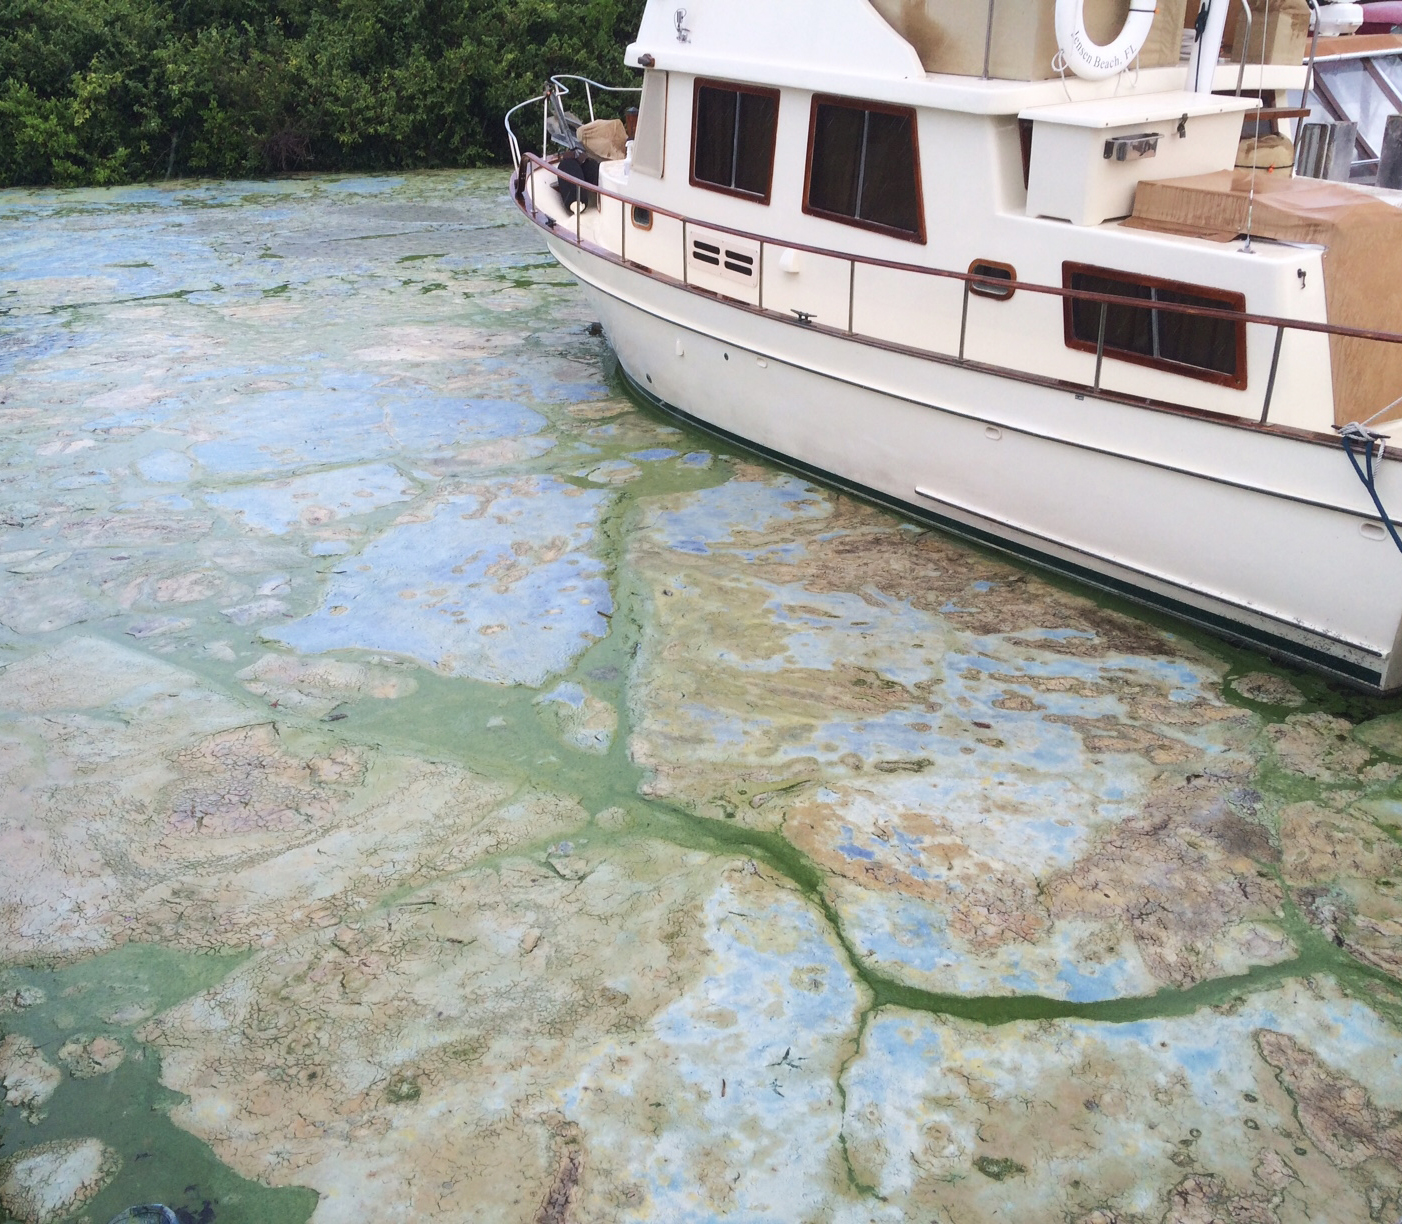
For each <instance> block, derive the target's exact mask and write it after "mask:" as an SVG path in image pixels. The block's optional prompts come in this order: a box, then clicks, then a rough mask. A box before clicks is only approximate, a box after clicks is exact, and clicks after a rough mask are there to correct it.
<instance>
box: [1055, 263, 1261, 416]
mask: <svg viewBox="0 0 1402 1224" xmlns="http://www.w3.org/2000/svg"><path fill="white" fill-rule="evenodd" d="M1077 275H1084V276H1095V277H1098V278H1100V279H1101V280H1112V281H1120V282H1122V283H1124V284H1126V285H1134V286H1139V287H1142V288H1145V289H1149V290H1154V289H1167V290H1169V291H1170V292H1173V293H1183V294H1191V295H1192V296H1193V297H1199V298H1205V299H1207V300H1209V301H1211V302H1212V303H1213V304H1214V305H1220V306H1221V308H1222V309H1223V310H1232V311H1237V312H1239V313H1241V314H1245V313H1246V295H1245V294H1244V293H1238V292H1235V291H1234V290H1231V289H1218V288H1216V287H1214V286H1212V285H1198V284H1194V283H1192V282H1191V281H1176V280H1169V279H1167V278H1166V277H1162V276H1149V275H1146V274H1144V273H1140V272H1129V271H1126V270H1125V269H1123V268H1106V267H1102V266H1101V265H1099V264H1084V263H1076V262H1073V261H1072V260H1066V261H1064V262H1063V263H1062V265H1061V286H1062V288H1063V289H1073V288H1074V287H1075V286H1074V284H1073V279H1074V277H1076V276H1077ZM1125 301H1126V302H1143V301H1145V299H1143V298H1130V297H1126V298H1125ZM1061 304H1062V320H1063V327H1064V329H1065V340H1066V347H1067V348H1069V349H1075V350H1076V351H1077V352H1082V353H1094V352H1095V351H1096V342H1095V340H1082V339H1081V338H1080V337H1079V336H1077V335H1076V319H1075V313H1074V312H1075V308H1076V306H1077V304H1078V299H1076V298H1071V297H1066V298H1062V299H1061ZM1085 304H1086V305H1087V306H1090V307H1091V308H1092V309H1094V308H1095V306H1096V303H1094V302H1087V303H1085ZM1168 304H1169V303H1165V305H1168ZM1156 308H1157V307H1156V306H1155V305H1145V306H1140V307H1138V308H1137V309H1141V310H1154V309H1156ZM1097 313H1098V312H1097ZM1169 313H1173V312H1172V311H1170V312H1169ZM1218 321H1219V322H1220V321H1221V320H1218ZM1232 326H1233V327H1234V328H1235V330H1236V373H1235V374H1226V373H1223V372H1222V371H1221V370H1210V369H1208V368H1206V367H1205V366H1196V365H1190V364H1187V363H1185V362H1181V361H1170V360H1168V359H1167V358H1165V357H1154V356H1152V355H1150V354H1147V353H1135V352H1131V351H1130V350H1128V349H1120V348H1111V347H1110V346H1109V345H1108V344H1107V345H1106V346H1105V356H1106V357H1113V358H1114V359H1115V360H1116V361H1125V362H1128V363H1129V364H1130V365H1139V366H1146V367H1148V368H1149V369H1151V370H1163V371H1164V372H1165V373H1168V374H1177V375H1179V376H1180V377H1183V378H1195V379H1197V380H1198V381H1199V382H1209V383H1215V384H1216V385H1217V386H1219V387H1228V388H1230V389H1231V390H1233V391H1245V390H1246V385H1247V369H1246V323H1245V321H1244V320H1243V321H1242V322H1240V323H1235V324H1233V325H1232Z"/></svg>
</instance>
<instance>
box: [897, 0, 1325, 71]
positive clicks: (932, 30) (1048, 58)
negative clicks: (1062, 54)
mask: <svg viewBox="0 0 1402 1224" xmlns="http://www.w3.org/2000/svg"><path fill="white" fill-rule="evenodd" d="M872 3H873V4H874V6H875V8H876V10H877V11H878V12H879V13H880V14H881V15H882V16H883V17H884V18H886V20H887V21H888V22H890V24H891V25H892V26H894V27H895V29H896V30H897V31H898V32H899V33H900V35H901V36H902V37H903V38H905V39H906V41H908V42H909V43H910V44H911V46H913V47H914V48H915V50H916V52H917V53H918V54H919V56H920V61H921V63H923V64H924V65H925V71H926V72H948V73H953V74H954V75H956V76H982V75H983V55H984V44H985V41H986V39H987V36H988V7H987V4H986V3H985V2H983V0H872ZM992 3H993V41H992V46H991V48H990V54H989V64H988V70H989V71H988V74H989V76H991V77H996V78H998V79H999V80H1006V81H1045V80H1050V79H1051V78H1053V77H1055V76H1056V75H1057V74H1056V73H1055V72H1054V71H1052V59H1053V58H1054V57H1055V55H1056V52H1057V42H1056V21H1055V16H1056V0H992ZM1301 3H1303V0H1301ZM1187 8H1188V0H1159V9H1158V15H1157V16H1156V17H1155V18H1154V25H1153V28H1152V29H1151V30H1150V32H1149V37H1148V39H1147V40H1146V41H1145V43H1144V49H1143V51H1141V52H1140V55H1139V66H1140V67H1141V68H1163V67H1168V66H1169V65H1172V64H1176V63H1178V61H1179V51H1180V48H1181V44H1182V35H1183V21H1184V17H1185V14H1186V12H1187ZM1085 12H1086V30H1087V32H1088V33H1089V34H1090V35H1091V37H1092V38H1094V39H1096V41H1097V42H1100V43H1102V44H1103V43H1108V42H1110V41H1111V40H1112V39H1113V38H1114V37H1115V36H1116V35H1117V34H1118V33H1119V31H1120V29H1121V28H1122V27H1123V26H1124V23H1125V19H1126V18H1127V17H1128V16H1129V0H1086V10H1085Z"/></svg>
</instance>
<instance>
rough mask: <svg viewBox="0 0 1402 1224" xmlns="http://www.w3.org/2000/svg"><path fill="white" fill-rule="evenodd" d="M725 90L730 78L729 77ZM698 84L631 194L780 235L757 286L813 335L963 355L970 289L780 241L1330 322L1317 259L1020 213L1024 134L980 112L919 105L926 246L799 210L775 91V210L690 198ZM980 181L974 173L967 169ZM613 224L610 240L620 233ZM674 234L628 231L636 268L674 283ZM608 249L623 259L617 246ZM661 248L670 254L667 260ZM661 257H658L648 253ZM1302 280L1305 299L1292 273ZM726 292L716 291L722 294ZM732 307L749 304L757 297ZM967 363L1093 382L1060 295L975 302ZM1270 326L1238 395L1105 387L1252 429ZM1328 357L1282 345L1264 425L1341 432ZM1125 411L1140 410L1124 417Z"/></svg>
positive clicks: (701, 194) (673, 89)
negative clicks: (1232, 294) (1171, 291)
mask: <svg viewBox="0 0 1402 1224" xmlns="http://www.w3.org/2000/svg"><path fill="white" fill-rule="evenodd" d="M721 79H724V78H721ZM694 83H695V77H694V76H692V75H690V74H686V73H680V72H673V73H671V74H670V79H669V82H668V105H667V122H666V132H667V149H666V161H665V165H666V168H665V173H664V174H663V176H662V178H660V179H652V178H647V177H643V176H634V177H633V179H632V180H631V181H630V183H629V184H628V190H629V193H630V194H631V195H633V196H634V197H636V198H639V199H641V200H645V201H647V202H650V203H655V204H656V205H658V206H660V207H663V208H668V209H672V210H674V211H676V212H679V213H682V214H685V215H687V216H690V217H695V218H697V219H698V220H701V221H704V222H708V223H710V224H712V225H720V226H725V227H729V228H732V229H737V230H741V231H744V232H746V233H753V234H759V235H761V236H764V237H766V238H768V237H769V236H771V235H772V236H773V238H774V239H775V243H774V244H773V245H770V244H768V243H766V246H765V253H764V256H763V260H764V266H763V271H762V279H763V283H764V286H765V293H766V298H765V301H764V305H765V306H766V308H769V309H773V310H777V311H779V312H781V313H787V312H789V311H797V310H802V311H805V312H808V313H811V314H812V315H814V316H815V317H816V319H817V321H818V322H820V323H822V324H826V325H828V326H834V327H839V328H845V327H846V326H847V325H848V321H849V319H850V321H851V324H852V326H853V328H854V330H856V331H857V332H858V333H860V334H863V335H869V336H872V337H875V338H878V339H884V340H888V341H891V342H894V343H900V344H907V345H913V346H919V347H927V348H929V349H931V350H933V351H937V352H942V353H947V354H950V355H953V354H955V353H957V351H958V339H959V332H960V317H961V312H962V305H963V301H962V299H963V290H962V285H961V284H960V283H959V282H956V281H947V280H945V281H942V280H937V279H935V278H927V277H919V276H917V274H913V273H911V274H903V273H893V272H889V271H885V272H883V271H878V270H874V269H869V268H868V269H858V270H857V272H856V274H855V278H854V279H853V278H849V277H848V276H845V275H842V274H841V269H840V267H838V266H837V265H836V264H834V262H833V261H828V260H823V259H821V258H820V257H816V256H811V255H801V256H799V257H798V258H797V260H796V261H791V263H792V265H793V270H792V271H784V270H782V269H780V268H779V267H778V266H777V264H778V261H779V260H780V259H781V258H782V255H783V249H784V248H783V243H784V242H788V243H800V244H804V245H809V246H815V247H822V248H825V249H828V250H833V251H838V252H843V253H850V254H854V255H864V256H868V257H873V258H878V259H885V260H891V261H894V262H900V263H910V264H916V265H921V266H928V267H938V268H944V269H949V270H953V271H959V272H962V271H964V270H966V269H967V268H968V267H969V265H970V263H971V262H973V261H974V260H976V259H986V260H992V261H997V262H1000V263H1006V264H1010V265H1012V267H1014V268H1015V269H1016V271H1017V276H1018V278H1019V279H1020V280H1024V281H1028V282H1032V283H1040V284H1045V285H1053V286H1057V285H1060V284H1061V283H1062V263H1063V261H1072V262H1079V263H1087V264H1092V265H1098V266H1103V267H1107V268H1115V269H1119V270H1123V271H1126V272H1131V273H1140V274H1143V275H1148V276H1156V277H1162V278H1165V279H1169V280H1178V281H1184V282H1187V283H1192V284H1200V285H1204V286H1214V287H1220V288H1229V289H1232V290H1235V291H1238V292H1242V293H1244V294H1245V297H1246V309H1247V311H1248V312H1249V313H1253V314H1267V315H1271V314H1280V315H1285V316H1289V317H1297V318H1305V319H1310V320H1312V321H1319V322H1324V321H1326V319H1327V309H1326V304H1325V301H1324V287H1323V273H1322V265H1321V261H1320V255H1319V252H1318V250H1317V249H1292V248H1288V247H1282V246H1280V245H1278V244H1272V243H1257V244H1256V247H1255V250H1256V253H1255V254H1243V253H1242V252H1241V250H1240V247H1241V243H1240V242H1233V243H1218V242H1209V241H1206V240H1199V239H1185V238H1180V237H1177V236H1173V235H1166V234H1161V233H1154V232H1151V231H1146V230H1138V229H1131V228H1128V227H1125V226H1121V225H1119V224H1115V223H1110V224H1107V225H1102V226H1073V225H1071V224H1069V223H1067V222H1062V221H1054V220H1048V219H1045V218H1034V217H1028V216H1027V215H1026V210H1025V206H1026V192H1025V189H1024V187H1023V183H1022V158H1021V148H1020V144H1019V139H1018V130H1017V121H1016V119H1015V118H1014V117H1012V116H990V115H973V114H966V113H962V112H953V111H940V110H932V109H928V108H922V109H921V110H919V111H918V112H917V117H918V121H917V130H918V132H919V137H920V161H921V172H922V179H923V183H922V188H923V203H924V211H925V227H926V235H927V241H926V242H925V243H924V244H921V243H916V242H908V241H903V240H901V239H896V238H891V237H889V236H887V235H883V234H879V233H873V232H871V231H868V230H864V229H860V228H858V227H854V226H849V225H844V224H842V223H840V222H835V221H830V220H827V219H825V218H821V217H812V216H808V215H807V214H805V213H804V212H803V211H802V205H803V184H804V172H805V167H806V162H807V152H808V122H809V114H810V105H811V101H812V94H811V93H810V92H808V91H806V90H801V89H787V88H786V89H783V90H781V97H780V107H779V119H778V136H777V141H776V149H775V161H774V179H773V190H772V195H771V202H770V204H769V205H767V206H766V205H763V204H760V203H757V202H755V201H751V200H745V199H741V198H737V197H734V196H729V195H726V194H723V193H720V192H714V191H709V190H706V189H704V188H695V187H692V186H691V185H690V181H689V178H690V159H691V124H692V113H691V112H692V101H693V97H694ZM970 168H972V169H970ZM617 227H618V221H617V218H616V214H615V216H614V218H613V219H612V229H611V230H609V234H616V231H617ZM680 229H681V227H680V225H679V223H675V222H671V223H669V222H668V221H667V220H666V219H665V218H662V217H658V218H656V219H655V221H654V228H653V231H652V232H651V233H650V234H648V235H645V236H644V235H636V236H635V234H634V232H633V231H632V230H631V229H630V230H629V240H630V246H629V250H628V255H629V257H630V258H633V259H637V260H639V261H640V262H645V263H647V264H648V265H649V266H652V267H655V268H657V269H658V270H659V271H665V272H667V273H668V274H670V275H674V276H675V275H678V274H679V272H680V262H681V261H680V254H681V253H680V250H679V249H678V250H675V251H671V250H670V248H671V247H673V246H675V247H678V248H679V247H680ZM609 234H604V235H603V236H604V238H605V240H606V241H607V244H608V245H609V246H610V247H612V248H615V249H616V243H617V240H616V238H613V239H612V240H610V239H609ZM664 247H667V248H668V250H667V251H664V250H663V248H664ZM649 250H651V251H653V252H655V256H654V257H653V258H648V257H646V256H645V252H647V251H649ZM1301 268H1303V269H1305V271H1306V281H1305V288H1304V289H1301V287H1300V281H1299V278H1298V275H1297V270H1298V269H1301ZM722 291H723V290H722ZM734 296H736V297H737V298H743V299H747V300H749V299H751V295H750V294H748V293H744V294H742V293H738V292H737V293H736V294H735V295H734ZM965 335H966V339H965V355H966V356H967V357H969V358H970V359H973V360H977V361H984V362H988V363H989V364H994V365H1006V366H1012V367H1013V368H1016V369H1019V370H1023V371H1026V372H1028V373H1033V374H1038V375H1042V376H1045V377H1050V378H1058V379H1066V380H1070V381H1075V382H1080V383H1090V382H1092V381H1093V379H1094V374H1095V357H1094V355H1093V354H1090V353H1084V352H1080V351H1077V350H1073V349H1070V348H1068V347H1067V346H1066V344H1065V331H1064V324H1063V307H1062V303H1061V300H1060V299H1058V298H1055V297H1051V296H1047V295H1042V294H1033V293H1029V292H1019V293H1017V294H1016V295H1015V296H1014V297H1013V299H1011V300H1010V301H996V300H991V299H987V298H980V297H976V296H973V295H971V297H970V301H969V311H968V322H967V327H966V328H965ZM1274 344H1275V335H1274V331H1273V329H1269V328H1266V327H1257V326H1252V327H1248V331H1247V372H1248V383H1247V387H1246V388H1245V389H1244V390H1242V391H1236V390H1232V389H1231V388H1227V387H1222V386H1218V385H1215V384H1212V383H1209V382H1206V381H1203V380H1200V379H1194V378H1188V377H1185V376H1182V375H1176V374H1172V373H1169V372H1167V371H1161V370H1154V369H1151V368H1148V367H1145V366H1140V365H1134V364H1130V363H1127V362H1122V361H1118V360H1116V359H1114V358H1107V359H1106V360H1105V363H1104V366H1103V369H1102V372H1101V384H1102V386H1103V387H1104V388H1105V389H1107V390H1116V391H1122V392H1124V393H1126V394H1133V395H1141V396H1148V397H1152V398H1156V399H1162V400H1165V401H1169V402H1173V403H1181V404H1186V405H1189V406H1192V407H1197V408H1202V409H1207V410H1209V411H1214V412H1221V413H1227V414H1230V415H1236V416H1240V417H1243V418H1246V419H1251V420H1255V419H1258V418H1259V416H1260V412H1261V407H1262V404H1263V401H1264V397H1265V389H1266V383H1267V380H1268V377H1269V372H1270V362H1271V354H1272V349H1273V347H1274ZM1330 379H1331V374H1330V363H1329V355H1328V344H1327V341H1325V340H1324V339H1323V338H1322V337H1314V336H1309V335H1306V334H1304V333H1287V336H1286V339H1285V343H1284V346H1283V349H1282V354H1281V364H1280V370H1279V372H1278V375H1277V383H1276V388H1275V393H1274V395H1273V398H1272V407H1271V417H1270V419H1271V420H1272V421H1274V422H1276V423H1279V424H1290V425H1296V426H1299V427H1301V428H1309V429H1327V428H1329V426H1330V424H1331V422H1332V420H1333V392H1332V384H1331V381H1330ZM1127 411H1133V410H1132V409H1127Z"/></svg>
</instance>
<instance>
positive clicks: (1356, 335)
mask: <svg viewBox="0 0 1402 1224" xmlns="http://www.w3.org/2000/svg"><path fill="white" fill-rule="evenodd" d="M522 160H523V161H525V162H527V163H531V164H534V165H536V166H538V167H539V168H540V169H542V170H545V171H548V172H549V173H550V174H553V175H554V176H555V177H556V178H559V179H563V180H564V181H565V182H567V183H572V184H574V185H575V186H577V187H582V188H584V189H586V190H587V191H589V192H591V193H592V194H595V195H602V196H607V197H608V198H609V199H611V200H617V201H619V202H620V203H622V204H624V205H628V206H632V207H636V208H645V209H647V210H648V211H649V212H652V213H655V214H657V215H658V216H662V217H670V218H672V220H674V221H680V222H682V223H683V224H689V225H700V226H703V227H704V228H705V229H708V230H711V231H713V232H715V233H719V234H728V235H729V236H730V237H732V238H744V239H747V240H748V241H750V242H761V243H765V244H767V245H769V246H775V247H783V248H784V250H786V251H803V252H804V253H806V254H810V255H823V256H826V257H828V258H829V259H843V260H847V261H849V262H851V263H854V264H864V265H868V266H870V267H874V268H888V269H890V270H892V271H896V272H915V273H919V274H921V275H924V276H934V277H938V278H941V279H944V280H954V281H962V282H964V283H965V284H977V285H990V286H993V287H996V288H997V289H999V290H1000V291H1008V292H1024V293H1041V294H1045V295H1047V296H1049V297H1059V298H1071V299H1074V300H1076V301H1083V302H1098V303H1102V304H1106V305H1110V306H1133V307H1136V308H1139V309H1143V310H1161V311H1166V312H1168V313H1171V314H1182V315H1192V316H1196V317H1200V318H1205V319H1223V320H1225V321H1227V322H1229V323H1251V324H1261V325H1262V326H1266V327H1283V328H1287V329H1290V330H1293V331H1306V332H1319V333H1323V334H1325V335H1329V336H1340V337H1343V338H1347V339H1355V340H1377V341H1380V342H1382V343H1384V344H1402V333H1398V332H1384V331H1374V330H1371V329H1369V328H1363V327H1346V326H1344V325H1343V324H1339V323H1315V322H1312V321H1310V320H1308V319H1286V318H1281V317H1279V316H1277V315H1258V314H1249V313H1247V312H1246V311H1244V310H1215V309H1213V308H1212V307H1209V306H1189V305H1187V304H1186V303H1180V302H1159V301H1150V300H1149V299H1147V298H1129V297H1122V296H1120V295H1118V294H1113V293H1095V292H1094V291H1092V290H1089V289H1068V288H1066V287H1065V286H1062V285H1039V284H1037V283H1035V282H1033V281H1024V280H1003V279H1001V278H995V277H989V276H980V275H979V274H978V273H977V272H956V271H954V270H953V269H952V268H932V267H928V266H922V265H920V264H910V263H901V262H898V261H895V260H890V259H880V258H877V257H876V256H872V255H857V254H853V253H852V252H850V251H834V250H831V249H829V248H825V247H816V246H809V245H807V244H805V243H802V242H790V241H788V240H787V239H779V238H774V237H772V236H766V235H763V234H755V233H751V232H749V231H747V230H738V229H732V228H730V227H729V226H726V225H719V224H716V223H714V222H710V221H700V220H698V219H697V218H695V217H688V216H686V215H685V214H683V213H678V212H673V211H671V210H670V209H667V208H663V207H661V206H660V205H657V204H649V203H648V202H647V201H646V200H637V199H633V198H632V197H631V196H625V195H622V194H620V193H619V192H616V191H614V190H612V189H611V188H608V187H604V186H602V185H601V184H598V183H590V182H588V181H587V180H585V179H581V178H575V177H574V176H573V175H570V174H566V173H565V172H563V171H562V170H560V169H559V168H558V167H556V166H553V165H551V164H550V163H549V162H547V161H545V160H544V159H542V158H539V157H537V156H536V155H535V154H534V153H526V154H524V155H523V158H522ZM518 193H519V187H518ZM532 210H533V211H535V209H534V203H532Z"/></svg>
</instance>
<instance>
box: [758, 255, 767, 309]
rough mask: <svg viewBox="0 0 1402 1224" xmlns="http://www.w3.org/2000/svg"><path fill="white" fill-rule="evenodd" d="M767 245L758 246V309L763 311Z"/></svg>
mask: <svg viewBox="0 0 1402 1224" xmlns="http://www.w3.org/2000/svg"><path fill="white" fill-rule="evenodd" d="M767 245H768V244H767V243H764V242H761V243H760V244H759V308H760V309H761V310H763V309H764V248H765V247H766V246H767Z"/></svg>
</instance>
